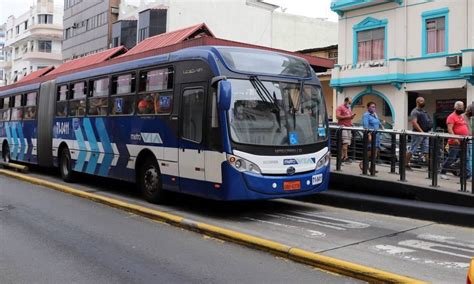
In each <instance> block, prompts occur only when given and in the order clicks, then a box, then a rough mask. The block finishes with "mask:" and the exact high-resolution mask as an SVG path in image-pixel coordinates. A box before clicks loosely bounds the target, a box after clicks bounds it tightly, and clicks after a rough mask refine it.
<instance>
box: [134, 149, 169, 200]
mask: <svg viewBox="0 0 474 284" xmlns="http://www.w3.org/2000/svg"><path fill="white" fill-rule="evenodd" d="M137 185H138V188H139V189H140V191H141V193H142V194H143V197H144V198H145V200H146V201H148V202H152V203H161V202H163V201H164V199H165V191H164V190H163V187H162V183H161V173H160V169H159V167H158V163H157V161H156V159H152V158H147V159H146V160H145V162H144V163H143V164H142V166H141V167H140V170H139V173H138V180H137Z"/></svg>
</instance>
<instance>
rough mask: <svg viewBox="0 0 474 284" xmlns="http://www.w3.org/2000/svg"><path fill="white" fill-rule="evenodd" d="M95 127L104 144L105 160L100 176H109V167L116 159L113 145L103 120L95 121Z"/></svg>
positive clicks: (101, 166)
mask: <svg viewBox="0 0 474 284" xmlns="http://www.w3.org/2000/svg"><path fill="white" fill-rule="evenodd" d="M95 127H96V129H97V132H98V133H99V137H100V141H101V142H102V146H103V147H104V152H105V156H104V160H103V161H102V164H101V165H100V169H99V175H101V176H107V175H108V173H109V167H110V165H111V164H112V161H113V159H114V150H113V149H112V144H111V143H110V139H109V135H108V134H107V129H105V124H104V120H103V119H102V118H97V119H96V120H95Z"/></svg>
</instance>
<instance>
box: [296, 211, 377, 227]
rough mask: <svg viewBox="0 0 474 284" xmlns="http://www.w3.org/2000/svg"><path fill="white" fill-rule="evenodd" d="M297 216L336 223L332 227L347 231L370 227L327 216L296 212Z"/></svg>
mask: <svg viewBox="0 0 474 284" xmlns="http://www.w3.org/2000/svg"><path fill="white" fill-rule="evenodd" d="M297 213H298V214H301V215H305V216H311V217H316V218H320V219H327V220H331V221H337V222H338V223H334V225H337V226H342V227H344V228H347V229H365V228H368V227H370V225H369V224H365V223H361V222H356V221H350V220H346V219H340V218H335V217H329V216H324V215H319V214H318V213H309V212H302V211H297Z"/></svg>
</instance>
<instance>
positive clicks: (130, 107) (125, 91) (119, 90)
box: [111, 73, 136, 115]
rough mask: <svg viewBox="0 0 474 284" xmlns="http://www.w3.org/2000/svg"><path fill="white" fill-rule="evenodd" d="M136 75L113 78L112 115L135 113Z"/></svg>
mask: <svg viewBox="0 0 474 284" xmlns="http://www.w3.org/2000/svg"><path fill="white" fill-rule="evenodd" d="M135 83H136V78H135V73H131V74H124V75H118V76H113V77H112V87H111V89H112V92H111V104H112V105H111V115H131V114H134V113H135Z"/></svg>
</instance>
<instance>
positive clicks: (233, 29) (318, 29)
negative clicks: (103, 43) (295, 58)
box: [119, 0, 337, 51]
mask: <svg viewBox="0 0 474 284" xmlns="http://www.w3.org/2000/svg"><path fill="white" fill-rule="evenodd" d="M156 7H159V8H161V9H165V10H166V11H167V13H166V16H165V17H166V31H167V32H169V31H174V30H178V29H182V28H185V27H189V26H192V25H195V24H199V23H203V22H204V23H206V25H207V26H208V27H209V28H210V29H211V30H212V31H213V33H214V35H215V36H216V37H218V38H223V39H228V40H234V41H241V42H246V43H250V44H256V45H262V46H268V47H273V48H278V49H284V50H289V51H296V50H302V49H308V48H314V47H321V46H328V45H332V44H337V23H335V22H331V21H327V20H326V19H318V18H309V17H303V16H297V15H291V14H287V13H281V12H278V11H276V9H277V8H278V6H276V5H272V4H268V3H265V2H264V1H262V0H229V1H219V0H200V1H183V0H153V1H150V0H148V1H146V0H121V4H120V9H119V10H120V15H119V20H123V19H129V18H135V19H139V15H138V14H139V12H141V11H144V10H146V9H149V8H156ZM138 26H140V24H139V25H138ZM139 34H140V33H137V36H139Z"/></svg>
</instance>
